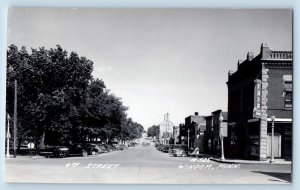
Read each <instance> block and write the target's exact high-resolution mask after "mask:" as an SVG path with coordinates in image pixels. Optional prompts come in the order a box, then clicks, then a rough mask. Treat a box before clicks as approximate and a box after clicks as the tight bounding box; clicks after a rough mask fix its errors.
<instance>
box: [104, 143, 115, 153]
mask: <svg viewBox="0 0 300 190" xmlns="http://www.w3.org/2000/svg"><path fill="white" fill-rule="evenodd" d="M103 145H104V146H105V148H106V149H107V150H109V152H110V151H115V150H117V149H116V147H114V146H113V145H111V144H103Z"/></svg>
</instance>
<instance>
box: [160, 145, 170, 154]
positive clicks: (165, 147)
mask: <svg viewBox="0 0 300 190" xmlns="http://www.w3.org/2000/svg"><path fill="white" fill-rule="evenodd" d="M169 148H170V145H169V144H165V145H163V147H162V149H161V151H162V152H169Z"/></svg>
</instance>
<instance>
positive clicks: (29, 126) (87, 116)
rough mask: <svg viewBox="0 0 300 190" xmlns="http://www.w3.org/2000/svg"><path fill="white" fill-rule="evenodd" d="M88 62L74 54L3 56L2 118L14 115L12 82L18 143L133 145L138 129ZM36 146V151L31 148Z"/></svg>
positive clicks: (11, 52) (18, 53)
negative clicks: (114, 142) (130, 142)
mask: <svg viewBox="0 0 300 190" xmlns="http://www.w3.org/2000/svg"><path fill="white" fill-rule="evenodd" d="M92 71H93V62H92V61H90V60H88V59H86V58H85V57H79V56H78V54H77V53H75V52H71V53H70V54H68V52H67V51H66V50H63V49H62V48H61V47H60V46H59V45H57V47H56V48H54V49H52V48H51V49H49V50H47V49H45V48H44V47H42V48H39V49H31V53H28V52H27V50H26V48H25V47H22V48H21V49H20V50H18V48H17V47H16V46H15V45H11V46H10V47H9V48H8V52H7V100H6V103H7V108H6V109H7V113H9V114H10V115H12V113H13V99H14V95H13V89H14V80H17V81H18V128H19V134H18V140H19V145H20V144H21V142H22V141H25V140H31V141H34V142H35V143H36V145H38V144H40V145H41V146H43V144H44V142H45V143H47V144H51V145H64V144H70V143H72V142H84V141H85V140H86V139H98V138H100V139H101V140H107V139H108V140H113V139H115V138H118V139H122V140H132V139H135V138H139V137H141V133H142V131H143V127H142V126H141V125H140V124H138V123H136V122H133V121H132V120H131V119H130V118H129V119H128V118H127V115H126V110H127V109H128V108H127V107H125V106H124V105H123V103H122V101H121V99H120V98H118V97H117V96H115V95H114V94H113V93H111V92H110V91H109V90H108V89H107V88H106V86H105V84H104V82H103V81H102V80H100V79H93V78H92V75H91V73H92ZM36 147H38V146H36Z"/></svg>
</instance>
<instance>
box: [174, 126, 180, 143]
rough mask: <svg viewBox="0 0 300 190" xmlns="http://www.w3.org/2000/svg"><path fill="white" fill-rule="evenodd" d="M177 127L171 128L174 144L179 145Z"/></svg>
mask: <svg viewBox="0 0 300 190" xmlns="http://www.w3.org/2000/svg"><path fill="white" fill-rule="evenodd" d="M179 132H180V131H179V126H174V127H173V138H174V144H179Z"/></svg>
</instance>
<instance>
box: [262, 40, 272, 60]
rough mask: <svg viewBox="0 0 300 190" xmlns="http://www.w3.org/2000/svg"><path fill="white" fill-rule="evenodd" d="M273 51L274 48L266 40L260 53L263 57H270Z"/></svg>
mask: <svg viewBox="0 0 300 190" xmlns="http://www.w3.org/2000/svg"><path fill="white" fill-rule="evenodd" d="M271 51H272V50H271V49H270V48H269V46H268V44H267V43H266V42H265V43H262V44H261V47H260V54H261V58H262V59H268V58H269V55H270V53H271Z"/></svg>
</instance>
